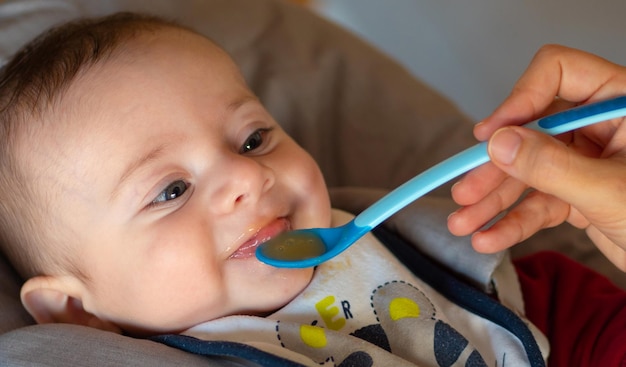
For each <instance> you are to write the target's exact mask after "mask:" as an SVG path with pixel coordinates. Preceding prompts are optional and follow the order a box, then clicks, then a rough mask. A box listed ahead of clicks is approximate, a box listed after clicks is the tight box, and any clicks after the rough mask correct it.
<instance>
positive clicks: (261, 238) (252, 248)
mask: <svg viewBox="0 0 626 367" xmlns="http://www.w3.org/2000/svg"><path fill="white" fill-rule="evenodd" d="M290 229H291V224H290V222H289V220H288V219H287V218H284V217H281V218H277V219H275V220H273V221H271V222H270V223H268V224H267V225H266V226H264V227H262V228H261V229H259V230H258V231H257V232H256V233H255V234H254V235H252V237H250V238H249V239H248V240H246V242H244V243H243V244H242V245H241V246H239V248H237V250H236V251H235V252H233V254H232V255H230V258H231V259H247V258H250V257H253V256H255V252H256V248H257V247H259V245H260V244H262V243H263V242H265V241H268V240H269V239H271V238H273V237H276V236H278V235H279V234H281V233H283V232H286V231H289V230H290Z"/></svg>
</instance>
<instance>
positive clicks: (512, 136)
mask: <svg viewBox="0 0 626 367" xmlns="http://www.w3.org/2000/svg"><path fill="white" fill-rule="evenodd" d="M624 94H626V68H624V67H622V66H619V65H616V64H613V63H610V62H608V61H606V60H604V59H602V58H600V57H597V56H595V55H592V54H588V53H585V52H582V51H579V50H574V49H570V48H566V47H562V46H555V45H551V46H544V47H543V48H542V49H541V50H539V52H538V53H537V54H536V55H535V57H534V58H533V60H532V62H531V63H530V65H529V67H528V69H527V70H526V72H525V73H524V74H523V75H522V77H521V78H520V80H519V81H518V82H517V84H516V85H515V87H514V89H513V91H512V93H511V94H510V95H509V97H507V99H506V100H505V101H504V102H503V103H502V104H501V105H500V106H499V107H498V108H497V109H496V110H495V111H494V112H493V114H492V115H491V116H489V117H488V118H487V119H485V120H484V121H483V122H482V123H480V124H478V125H476V127H475V129H474V135H475V136H476V138H478V139H479V140H487V139H489V145H488V151H489V156H490V157H491V162H490V163H487V164H485V165H483V166H481V167H479V168H477V169H475V170H474V171H472V172H470V173H468V174H467V175H466V176H465V177H464V178H462V179H461V180H460V181H459V182H458V183H457V184H456V185H455V186H454V187H453V189H452V197H453V198H454V200H455V201H456V202H457V203H458V204H459V205H461V206H462V208H461V209H459V210H458V211H457V212H455V213H453V214H452V215H451V216H450V217H449V219H448V228H449V229H450V231H451V232H452V233H453V234H456V235H468V234H471V233H474V235H473V236H472V244H473V246H474V248H475V249H476V250H478V251H481V252H495V251H499V250H502V249H504V248H507V247H510V246H512V245H514V244H516V243H519V242H521V241H523V240H525V239H526V238H528V237H530V236H531V235H532V234H534V233H536V232H537V231H539V230H541V229H543V228H547V227H552V226H556V225H558V224H560V223H562V222H564V221H567V222H569V223H571V224H572V225H574V226H576V227H579V228H585V229H586V232H587V234H588V236H589V237H590V238H591V240H592V241H593V242H594V243H595V245H596V246H597V247H598V248H599V249H600V250H601V251H602V252H603V253H604V254H605V255H606V256H607V257H608V258H609V259H610V260H611V261H612V262H613V263H614V264H615V265H616V266H618V267H619V268H620V269H622V270H624V271H626V124H624V123H623V121H622V120H624V119H621V118H620V119H615V120H612V121H607V122H604V123H599V124H595V125H593V126H588V127H585V128H582V129H579V130H577V131H574V132H570V133H567V134H563V135H562V136H559V137H557V138H554V137H550V136H547V135H544V134H541V133H538V132H535V131H531V130H528V129H524V128H522V127H519V126H515V125H520V124H523V123H526V122H529V121H531V120H534V119H537V118H539V117H541V116H544V115H546V114H549V113H552V112H556V111H558V110H562V109H564V108H569V107H573V106H575V105H580V104H585V103H590V102H594V101H598V100H603V99H607V98H610V97H615V96H618V95H624ZM528 187H531V188H532V189H533V190H531V191H530V193H528V194H527V195H526V196H524V198H523V199H522V200H520V201H519V203H518V204H517V205H516V206H515V207H513V208H512V209H511V210H510V211H508V212H507V214H506V215H504V216H503V217H502V218H501V219H499V220H498V221H497V222H496V223H495V224H494V225H493V226H491V227H489V228H487V229H484V230H481V228H482V227H483V226H484V225H485V224H486V223H487V222H489V221H490V220H491V219H492V218H494V217H495V216H496V215H497V214H499V213H500V212H502V211H504V210H506V209H507V208H509V207H510V206H511V205H512V204H514V203H515V202H517V201H518V199H519V198H520V196H521V195H522V194H523V193H524V192H527V188H528Z"/></svg>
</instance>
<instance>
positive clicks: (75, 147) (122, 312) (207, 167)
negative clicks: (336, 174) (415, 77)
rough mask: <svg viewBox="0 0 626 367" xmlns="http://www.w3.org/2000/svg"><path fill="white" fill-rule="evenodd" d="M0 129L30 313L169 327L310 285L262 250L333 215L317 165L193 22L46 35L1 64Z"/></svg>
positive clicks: (7, 228)
mask: <svg viewBox="0 0 626 367" xmlns="http://www.w3.org/2000/svg"><path fill="white" fill-rule="evenodd" d="M0 129H1V132H0V139H2V142H1V143H0V145H1V146H2V152H0V154H1V157H0V170H1V172H0V186H1V187H0V225H1V227H0V232H1V235H2V241H1V242H2V250H3V251H4V252H5V253H6V254H7V256H8V257H9V258H10V260H11V261H12V262H13V264H14V265H15V267H16V268H17V269H18V271H19V272H20V273H21V274H22V275H23V276H24V277H25V278H27V281H26V283H25V284H24V286H23V288H22V301H23V303H24V305H25V307H26V308H27V309H28V310H29V312H30V313H31V314H32V315H33V316H34V318H35V319H36V320H37V321H38V322H70V323H79V324H86V325H90V326H94V327H99V328H106V329H112V330H118V328H121V329H123V330H126V331H128V332H131V333H161V332H176V331H179V330H182V329H184V328H187V327H190V326H192V325H194V324H197V323H200V322H203V321H207V320H211V319H214V318H217V317H220V316H225V315H230V314H238V313H243V314H246V313H249V314H259V313H261V314H262V313H266V312H270V311H272V310H274V309H276V308H278V307H280V306H282V305H283V304H285V303H286V302H288V301H289V300H290V299H291V298H293V297H294V296H295V295H296V294H297V293H299V292H300V291H301V290H302V289H303V288H304V287H305V286H306V285H307V284H308V282H309V280H310V278H311V275H312V270H311V269H301V270H293V269H289V270H287V269H277V268H273V267H270V266H267V265H264V264H262V263H260V262H259V261H258V260H257V259H256V258H255V256H254V249H255V247H256V245H257V244H258V243H259V242H261V241H263V240H266V239H268V238H270V237H272V236H275V235H276V234H278V233H280V232H282V231H285V230H288V229H290V228H304V227H324V226H328V225H329V224H330V204H329V201H328V194H327V191H326V187H325V185H324V181H323V178H322V175H321V173H320V171H319V168H318V166H317V165H316V164H315V162H314V161H313V160H312V158H311V157H310V156H309V155H308V154H307V153H306V152H305V151H304V150H303V149H302V148H301V147H299V146H298V145H297V144H296V143H295V142H294V141H293V140H292V139H291V138H290V137H289V136H288V135H287V134H286V133H285V132H284V131H283V130H282V129H281V128H280V127H279V126H278V124H277V123H276V122H275V121H274V120H273V119H272V117H271V116H270V115H269V114H268V112H267V111H266V110H265V109H264V108H263V106H262V105H261V104H260V103H259V101H258V100H257V98H256V97H255V96H254V94H253V93H252V92H251V91H250V90H249V88H248V87H247V86H246V84H245V81H244V80H243V77H242V76H241V75H240V73H239V71H238V69H237V67H236V66H235V64H234V63H233V61H232V60H231V59H230V58H229V56H228V55H227V54H226V53H225V52H224V51H222V50H221V49H220V48H219V47H217V46H216V45H215V44H214V43H212V42H211V41H209V40H208V39H206V38H204V37H202V36H200V35H198V34H197V33H194V32H193V31H190V30H188V29H185V28H182V27H179V26H176V25H174V24H171V23H168V22H165V21H162V20H159V19H154V18H150V17H140V16H135V15H129V14H123V15H116V16H112V17H106V18H102V19H96V20H89V21H83V22H80V23H73V24H71V25H66V26H62V27H61V28H58V29H56V30H54V31H52V32H51V33H48V34H47V35H45V36H44V37H43V38H40V39H39V40H37V41H35V42H34V43H31V45H30V46H28V47H27V48H26V49H25V50H24V51H22V52H20V53H19V54H18V55H17V56H16V58H15V59H14V60H13V61H11V62H10V63H9V64H8V65H7V66H6V67H5V68H4V70H3V73H2V74H0Z"/></svg>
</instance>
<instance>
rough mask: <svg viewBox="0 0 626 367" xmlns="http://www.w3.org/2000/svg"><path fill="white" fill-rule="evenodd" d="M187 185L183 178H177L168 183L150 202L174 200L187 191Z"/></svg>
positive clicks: (157, 202)
mask: <svg viewBox="0 0 626 367" xmlns="http://www.w3.org/2000/svg"><path fill="white" fill-rule="evenodd" d="M187 188H188V185H187V183H186V182H185V181H183V180H177V181H174V182H172V183H171V184H169V185H168V186H167V187H166V188H165V189H164V190H163V191H161V192H160V193H159V195H158V196H157V197H156V198H155V199H154V200H153V201H152V204H159V203H163V202H166V201H170V200H174V199H176V198H177V197H179V196H181V195H182V194H184V193H185V191H187Z"/></svg>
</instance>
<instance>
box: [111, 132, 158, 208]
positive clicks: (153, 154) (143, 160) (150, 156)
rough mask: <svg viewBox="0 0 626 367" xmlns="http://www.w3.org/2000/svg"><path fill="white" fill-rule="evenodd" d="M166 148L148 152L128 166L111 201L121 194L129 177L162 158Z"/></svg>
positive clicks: (114, 189) (116, 186)
mask: <svg viewBox="0 0 626 367" xmlns="http://www.w3.org/2000/svg"><path fill="white" fill-rule="evenodd" d="M166 147H167V144H161V145H158V146H156V147H154V148H152V149H150V151H148V152H147V153H146V154H143V155H141V156H140V157H139V158H137V159H135V160H134V161H132V162H131V163H130V164H129V165H128V166H126V168H125V169H124V170H123V171H122V174H121V175H120V178H119V179H118V181H117V184H116V185H115V187H114V188H113V191H112V192H111V200H115V198H116V197H117V195H118V194H119V191H120V189H121V188H122V187H123V186H124V182H125V181H127V180H128V178H129V177H131V176H132V175H133V174H134V173H135V172H136V171H137V170H139V169H140V168H141V167H143V166H145V165H146V164H148V163H150V162H151V161H154V160H155V159H157V158H158V157H159V156H161V155H162V154H163V152H164V151H165V148H166Z"/></svg>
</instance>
